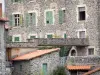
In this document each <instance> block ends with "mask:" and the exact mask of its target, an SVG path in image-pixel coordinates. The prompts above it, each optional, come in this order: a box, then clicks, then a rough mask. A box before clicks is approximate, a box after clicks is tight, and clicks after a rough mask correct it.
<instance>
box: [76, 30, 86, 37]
mask: <svg viewBox="0 0 100 75" xmlns="http://www.w3.org/2000/svg"><path fill="white" fill-rule="evenodd" d="M80 31H85V38H86V35H87V34H86V29H78V30H77V37H78V38H80V37H79V32H80Z"/></svg>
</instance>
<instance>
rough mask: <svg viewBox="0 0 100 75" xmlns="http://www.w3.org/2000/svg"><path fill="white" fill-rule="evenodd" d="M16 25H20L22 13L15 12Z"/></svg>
mask: <svg viewBox="0 0 100 75" xmlns="http://www.w3.org/2000/svg"><path fill="white" fill-rule="evenodd" d="M14 25H15V26H19V25H20V14H14Z"/></svg>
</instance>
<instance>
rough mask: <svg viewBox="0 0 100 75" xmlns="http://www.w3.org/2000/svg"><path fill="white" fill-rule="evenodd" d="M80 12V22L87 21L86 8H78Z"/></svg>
mask: <svg viewBox="0 0 100 75" xmlns="http://www.w3.org/2000/svg"><path fill="white" fill-rule="evenodd" d="M78 12H79V20H80V21H81V20H86V11H85V7H79V8H78Z"/></svg>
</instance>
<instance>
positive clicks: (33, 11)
mask: <svg viewBox="0 0 100 75" xmlns="http://www.w3.org/2000/svg"><path fill="white" fill-rule="evenodd" d="M30 13H35V14H36V25H35V26H37V23H38V12H37V11H36V10H34V11H28V14H30ZM29 18H30V17H29Z"/></svg>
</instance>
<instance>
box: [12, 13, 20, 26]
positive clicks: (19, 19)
mask: <svg viewBox="0 0 100 75" xmlns="http://www.w3.org/2000/svg"><path fill="white" fill-rule="evenodd" d="M16 14H19V25H18V24H17V26H15V16H14V15H16ZM21 15H22V13H20V12H14V13H12V16H13V18H12V19H13V21H12V22H13V23H12V24H13V27H19V26H21V24H20V16H21Z"/></svg>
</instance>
